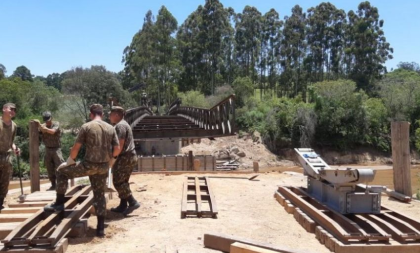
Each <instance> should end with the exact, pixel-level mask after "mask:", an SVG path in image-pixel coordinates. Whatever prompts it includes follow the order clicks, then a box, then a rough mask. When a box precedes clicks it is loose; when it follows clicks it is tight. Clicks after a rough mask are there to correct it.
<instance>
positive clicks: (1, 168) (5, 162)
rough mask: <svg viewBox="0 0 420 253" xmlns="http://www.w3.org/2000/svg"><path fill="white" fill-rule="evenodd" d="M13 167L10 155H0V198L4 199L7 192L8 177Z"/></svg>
mask: <svg viewBox="0 0 420 253" xmlns="http://www.w3.org/2000/svg"><path fill="white" fill-rule="evenodd" d="M12 171H13V167H12V161H11V156H10V154H0V198H3V199H4V198H5V197H6V195H7V192H8V191H9V182H10V175H12Z"/></svg>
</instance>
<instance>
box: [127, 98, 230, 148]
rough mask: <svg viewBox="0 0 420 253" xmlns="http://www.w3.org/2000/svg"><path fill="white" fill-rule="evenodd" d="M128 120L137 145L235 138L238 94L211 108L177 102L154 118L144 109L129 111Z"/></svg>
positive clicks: (149, 111) (146, 108)
mask: <svg viewBox="0 0 420 253" xmlns="http://www.w3.org/2000/svg"><path fill="white" fill-rule="evenodd" d="M125 120H126V121H127V122H128V124H130V126H131V128H132V129H133V135H134V139H135V141H136V142H139V141H152V140H158V139H166V138H215V137H223V136H232V135H235V133H236V127H235V95H230V96H228V97H227V98H225V99H223V100H222V101H220V102H219V103H218V104H216V105H215V106H213V107H212V108H210V109H204V108H197V107H189V106H182V105H181V100H179V99H177V100H176V101H175V102H173V103H172V104H171V105H170V106H169V110H168V111H167V113H166V115H161V116H158V115H154V114H153V112H152V111H151V110H150V109H149V108H148V107H145V106H140V107H136V108H132V109H129V110H127V112H126V116H125Z"/></svg>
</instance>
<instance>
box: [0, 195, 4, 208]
mask: <svg viewBox="0 0 420 253" xmlns="http://www.w3.org/2000/svg"><path fill="white" fill-rule="evenodd" d="M3 202H4V198H0V210H1V209H3V208H4V206H3Z"/></svg>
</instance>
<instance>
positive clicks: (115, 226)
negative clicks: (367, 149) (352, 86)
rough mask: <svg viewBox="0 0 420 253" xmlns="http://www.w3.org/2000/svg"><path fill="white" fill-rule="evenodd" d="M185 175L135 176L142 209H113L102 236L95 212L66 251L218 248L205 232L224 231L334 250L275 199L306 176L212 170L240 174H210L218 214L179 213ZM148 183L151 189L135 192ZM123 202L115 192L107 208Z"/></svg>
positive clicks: (416, 205) (415, 205) (410, 209)
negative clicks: (205, 240) (85, 231)
mask: <svg viewBox="0 0 420 253" xmlns="http://www.w3.org/2000/svg"><path fill="white" fill-rule="evenodd" d="M191 175H193V174H191ZM185 176H186V174H184V175H170V176H165V175H164V174H160V175H156V174H155V175H150V174H145V175H133V176H132V177H131V182H132V183H133V184H131V189H132V190H133V192H134V196H135V198H137V199H138V200H139V201H140V202H141V204H142V206H141V208H139V209H137V210H136V211H135V212H133V214H132V215H130V216H129V217H127V218H123V217H122V216H121V215H118V214H113V213H111V212H108V214H107V218H106V224H107V227H106V230H105V232H106V238H103V239H101V238H96V237H94V234H95V228H96V217H95V216H92V217H91V218H90V219H89V231H88V234H87V236H86V237H84V238H78V239H70V241H69V243H70V245H69V247H68V250H67V252H68V253H74V252H112V253H117V252H150V253H160V252H171V253H172V252H179V253H195V252H219V251H215V250H211V249H207V248H204V246H203V236H204V234H205V233H224V234H228V235H232V236H239V237H243V238H249V239H252V240H256V241H260V242H264V243H271V244H274V245H277V246H283V247H288V248H291V249H298V250H303V251H304V252H319V253H324V252H325V253H326V252H329V250H328V249H327V248H326V247H324V246H323V245H321V244H320V243H319V242H318V240H316V239H315V235H314V234H311V233H308V232H306V231H305V230H304V229H303V228H302V227H301V226H300V225H299V224H298V223H297V222H296V221H295V219H294V218H293V215H291V214H287V213H286V212H285V210H284V209H283V207H282V206H281V205H280V204H279V203H277V202H276V201H275V199H274V198H273V194H274V191H275V190H276V188H277V186H278V185H290V186H303V185H306V179H305V177H304V176H303V175H301V174H299V173H296V172H283V173H281V172H266V173H261V174H260V175H259V176H258V177H257V179H258V181H249V180H247V179H246V177H250V176H251V175H246V174H245V175H244V174H242V175H238V174H237V175H226V174H217V175H214V174H213V175H208V176H210V177H211V176H218V177H235V178H210V182H211V185H212V188H213V190H214V194H215V197H216V202H217V206H218V209H219V215H218V218H217V219H212V218H187V219H181V218H180V211H181V198H182V185H183V180H184V177H185ZM143 186H145V188H146V189H147V190H146V191H142V192H138V191H136V190H137V189H138V188H139V187H143ZM118 203H119V199H118V198H117V197H116V196H115V195H114V198H113V199H112V200H110V201H109V202H108V205H107V209H108V210H109V208H111V207H113V206H116V205H118ZM383 203H384V204H385V205H387V206H389V207H391V208H393V209H396V210H399V211H404V213H405V214H407V215H410V216H412V217H419V215H420V202H412V203H411V204H403V203H400V202H396V201H391V200H388V198H387V197H383Z"/></svg>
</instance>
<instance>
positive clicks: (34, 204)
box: [8, 201, 51, 208]
mask: <svg viewBox="0 0 420 253" xmlns="http://www.w3.org/2000/svg"><path fill="white" fill-rule="evenodd" d="M49 203H51V201H49V202H46V201H45V202H28V203H10V204H9V205H8V206H9V207H10V208H25V207H43V206H45V205H48V204H49Z"/></svg>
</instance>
